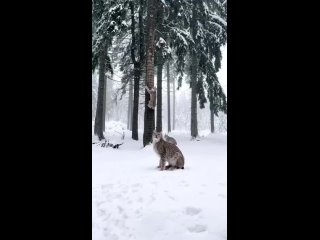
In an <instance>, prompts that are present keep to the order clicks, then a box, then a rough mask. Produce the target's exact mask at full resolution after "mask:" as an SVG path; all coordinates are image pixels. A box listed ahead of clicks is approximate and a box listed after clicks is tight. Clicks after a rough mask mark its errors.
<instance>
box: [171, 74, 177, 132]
mask: <svg viewBox="0 0 320 240" xmlns="http://www.w3.org/2000/svg"><path fill="white" fill-rule="evenodd" d="M172 89H173V95H172V98H173V99H172V101H173V104H172V105H173V106H172V130H175V129H176V80H175V78H173V79H172Z"/></svg>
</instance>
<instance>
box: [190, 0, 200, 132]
mask: <svg viewBox="0 0 320 240" xmlns="http://www.w3.org/2000/svg"><path fill="white" fill-rule="evenodd" d="M196 5H197V2H196V0H194V1H193V9H192V19H191V22H190V28H191V33H192V37H193V39H195V41H197V38H196V35H197V29H196V23H197V21H198V15H197V13H198V12H197V9H196ZM197 71H198V60H197V53H196V50H195V49H193V50H192V51H191V74H190V80H191V137H192V138H196V137H197V136H198V120H197V75H198V74H197Z"/></svg>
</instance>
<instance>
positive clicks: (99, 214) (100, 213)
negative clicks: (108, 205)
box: [97, 209, 106, 217]
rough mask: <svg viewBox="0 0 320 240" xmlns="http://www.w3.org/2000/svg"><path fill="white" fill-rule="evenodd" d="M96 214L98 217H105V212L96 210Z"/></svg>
mask: <svg viewBox="0 0 320 240" xmlns="http://www.w3.org/2000/svg"><path fill="white" fill-rule="evenodd" d="M97 214H98V216H99V217H101V216H104V215H106V211H105V210H103V209H98V211H97Z"/></svg>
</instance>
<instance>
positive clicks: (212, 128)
mask: <svg viewBox="0 0 320 240" xmlns="http://www.w3.org/2000/svg"><path fill="white" fill-rule="evenodd" d="M210 123H211V132H212V133H214V111H213V110H212V109H210Z"/></svg>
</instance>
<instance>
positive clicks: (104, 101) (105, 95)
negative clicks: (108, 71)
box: [102, 76, 107, 132]
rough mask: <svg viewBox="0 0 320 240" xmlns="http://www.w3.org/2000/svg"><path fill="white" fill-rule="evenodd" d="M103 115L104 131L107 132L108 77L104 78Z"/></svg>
mask: <svg viewBox="0 0 320 240" xmlns="http://www.w3.org/2000/svg"><path fill="white" fill-rule="evenodd" d="M103 104H104V106H103V114H102V117H103V119H102V131H103V132H104V131H105V130H106V118H107V109H106V108H107V77H106V76H104V91H103Z"/></svg>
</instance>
